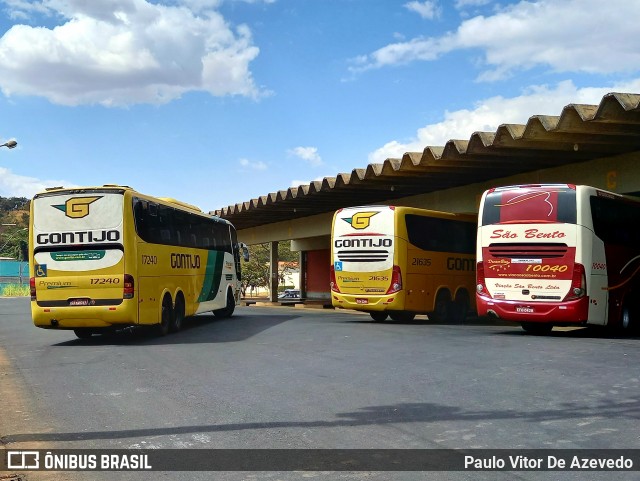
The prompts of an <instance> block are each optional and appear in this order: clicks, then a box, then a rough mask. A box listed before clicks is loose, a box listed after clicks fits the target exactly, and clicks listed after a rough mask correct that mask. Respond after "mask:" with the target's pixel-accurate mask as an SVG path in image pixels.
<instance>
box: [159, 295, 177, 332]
mask: <svg viewBox="0 0 640 481" xmlns="http://www.w3.org/2000/svg"><path fill="white" fill-rule="evenodd" d="M172 319H173V304H172V302H171V296H169V294H167V295H165V296H164V298H163V299H162V309H161V312H160V323H159V324H156V334H157V335H158V336H166V335H167V334H168V333H169V327H170V326H171V320H172Z"/></svg>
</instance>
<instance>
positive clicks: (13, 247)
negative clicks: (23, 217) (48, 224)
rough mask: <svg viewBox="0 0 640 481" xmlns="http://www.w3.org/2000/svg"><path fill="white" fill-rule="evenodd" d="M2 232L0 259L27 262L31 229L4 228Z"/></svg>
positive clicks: (0, 236)
mask: <svg viewBox="0 0 640 481" xmlns="http://www.w3.org/2000/svg"><path fill="white" fill-rule="evenodd" d="M2 228H3V229H2V231H0V257H10V258H12V259H17V260H20V261H24V260H27V245H28V243H29V229H28V228H26V227H19V228H18V227H16V226H11V227H8V226H2Z"/></svg>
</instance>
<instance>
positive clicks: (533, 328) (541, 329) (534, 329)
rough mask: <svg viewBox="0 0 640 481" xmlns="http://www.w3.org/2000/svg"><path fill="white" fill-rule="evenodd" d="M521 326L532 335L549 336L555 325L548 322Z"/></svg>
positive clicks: (526, 323)
mask: <svg viewBox="0 0 640 481" xmlns="http://www.w3.org/2000/svg"><path fill="white" fill-rule="evenodd" d="M520 325H521V326H522V329H524V330H525V331H527V332H528V333H530V334H548V333H550V332H551V329H553V324H549V323H548V322H522V323H520Z"/></svg>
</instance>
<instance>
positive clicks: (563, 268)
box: [526, 264, 569, 272]
mask: <svg viewBox="0 0 640 481" xmlns="http://www.w3.org/2000/svg"><path fill="white" fill-rule="evenodd" d="M568 269H569V266H567V265H555V266H550V265H549V264H535V265H534V264H529V265H528V266H527V270H526V272H567V270H568Z"/></svg>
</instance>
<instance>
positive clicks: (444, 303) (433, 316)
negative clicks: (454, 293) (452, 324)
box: [429, 290, 451, 322]
mask: <svg viewBox="0 0 640 481" xmlns="http://www.w3.org/2000/svg"><path fill="white" fill-rule="evenodd" d="M450 316H451V294H449V291H447V290H443V291H440V292H438V295H437V296H436V305H435V306H434V310H433V312H432V313H430V314H429V319H430V320H432V321H435V322H445V321H448V320H449V318H450Z"/></svg>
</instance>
